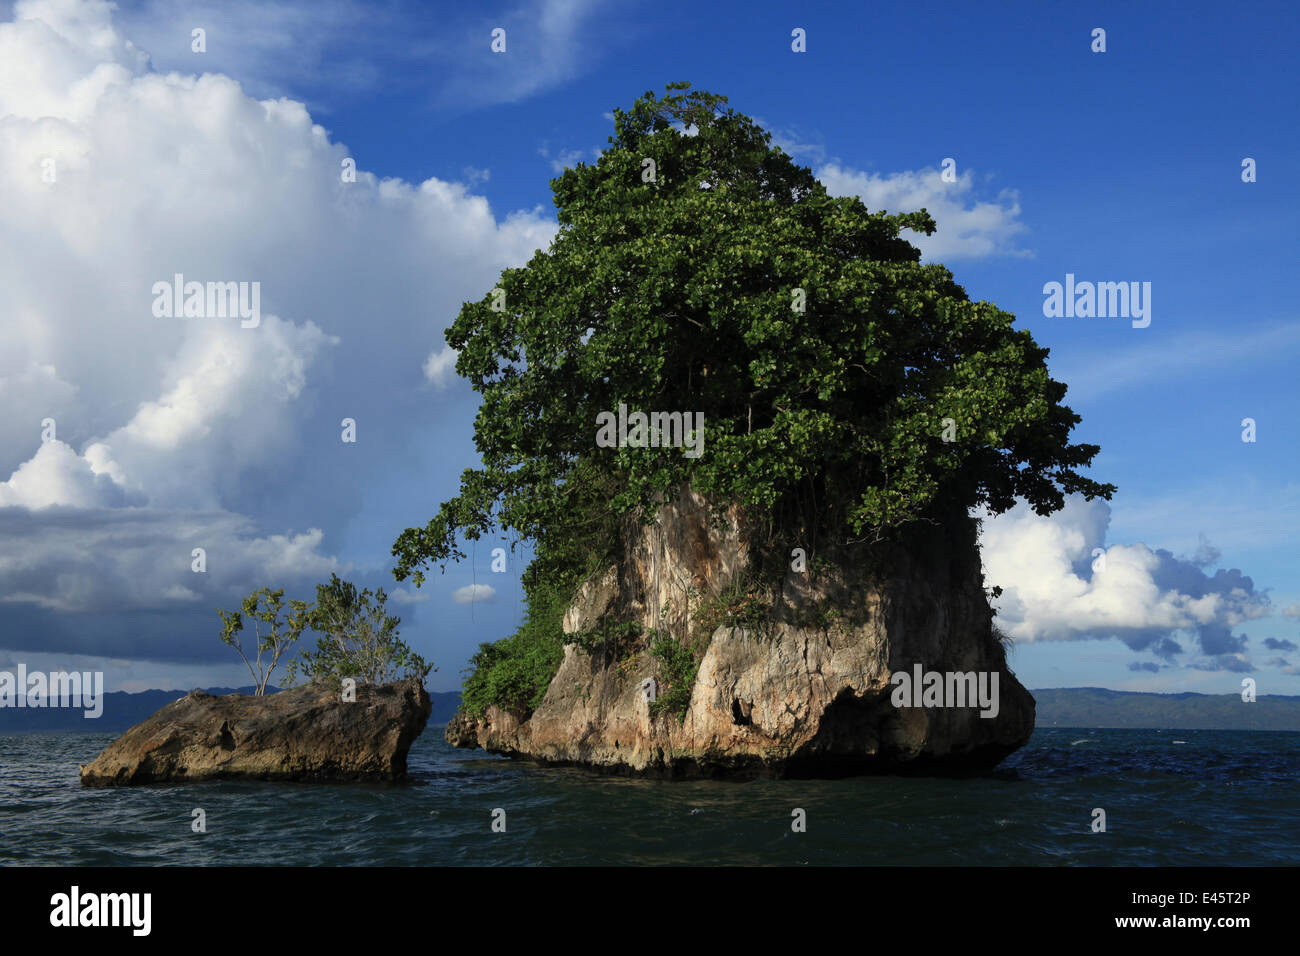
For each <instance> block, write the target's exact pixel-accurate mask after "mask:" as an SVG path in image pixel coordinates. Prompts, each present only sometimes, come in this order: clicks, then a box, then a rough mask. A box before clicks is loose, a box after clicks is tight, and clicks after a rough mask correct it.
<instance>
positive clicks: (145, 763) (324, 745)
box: [81, 681, 431, 786]
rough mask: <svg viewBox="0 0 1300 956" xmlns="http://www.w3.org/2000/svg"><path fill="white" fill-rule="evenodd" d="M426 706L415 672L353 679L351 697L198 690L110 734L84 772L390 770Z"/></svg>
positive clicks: (360, 776)
mask: <svg viewBox="0 0 1300 956" xmlns="http://www.w3.org/2000/svg"><path fill="white" fill-rule="evenodd" d="M430 710H431V703H430V700H429V694H428V692H427V691H425V689H424V685H423V684H422V683H421V682H419V681H402V682H399V683H394V684H384V685H380V686H373V685H368V684H359V685H358V686H357V689H356V700H355V701H352V702H346V701H343V700H341V699H340V695H339V694H337V693H335V692H332V691H329V690H327V689H325V688H323V687H321V686H319V685H307V686H305V687H298V688H294V689H292V690H283V691H280V692H279V693H276V694H268V695H267V696H265V697H253V696H249V695H246V694H228V695H226V696H224V697H214V696H213V695H212V694H205V693H203V692H202V691H198V690H195V691H191V692H190V693H189V694H188V695H186V696H185V697H182V698H181V699H180V700H177V701H175V702H173V703H171V704H168V705H167V706H166V707H164V708H163V709H162V710H160V711H158V712H157V713H156V714H154V715H153V716H152V717H150V718H149V719H148V720H145V721H143V722H142V723H139V724H136V725H135V726H134V727H132V728H131V729H130V730H128V731H127V732H126V733H125V734H123V735H122V736H121V737H119V738H118V739H117V740H115V741H114V742H113V743H112V744H110V745H109V747H108V748H107V749H106V750H105V751H104V752H103V753H102V754H100V755H99V756H98V757H97V758H95V760H94V762H92V763H90V764H89V765H87V766H83V767H82V768H81V782H82V783H83V784H85V785H87V786H118V785H129V784H143V783H184V782H186V781H193V780H213V779H235V778H252V779H261V780H319V781H328V780H365V779H375V780H396V779H399V778H401V777H403V776H404V775H405V774H406V753H407V751H408V750H409V749H410V746H411V743H412V742H413V741H414V740H415V738H416V737H418V736H419V735H420V732H421V731H423V730H424V725H425V723H426V722H427V721H428V719H429V712H430Z"/></svg>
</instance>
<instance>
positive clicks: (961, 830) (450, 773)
mask: <svg viewBox="0 0 1300 956" xmlns="http://www.w3.org/2000/svg"><path fill="white" fill-rule="evenodd" d="M114 736H115V735H112V734H82V733H77V734H71V733H68V734H59V733H49V734H27V735H18V736H0V865H10V866H13V865H84V866H153V865H183V866H202V865H209V866H221V865H271V866H287V865H291V866H348V865H396V866H422V865H506V864H567V865H587V864H604V865H665V864H668V865H683V864H686V865H693V864H733V865H735V864H739V865H755V864H759V865H827V864H829V865H856V864H864V865H915V864H925V865H941V866H942V865H956V866H960V865H982V866H989V865H1048V866H1052V865H1066V864H1073V865H1086V866H1108V865H1128V866H1132V865H1138V866H1140V865H1166V866H1185V865H1186V866H1190V865H1201V866H1230V865H1254V866H1261V865H1295V864H1300V780H1298V778H1300V733H1283V732H1279V733H1261V732H1253V731H1252V732H1243V731H1188V730H1182V731H1169V730H1165V731H1157V730H1080V729H1070V728H1057V727H1051V728H1041V729H1039V730H1037V731H1035V733H1034V736H1033V739H1032V740H1031V742H1030V744H1029V745H1028V746H1027V747H1025V748H1024V749H1022V750H1020V751H1019V752H1017V753H1016V754H1014V755H1012V756H1011V757H1009V758H1008V759H1007V760H1006V761H1004V762H1003V764H1002V765H1001V766H1000V767H998V768H997V769H996V770H994V771H992V772H990V773H988V774H986V775H984V776H979V777H972V778H965V779H945V778H925V777H921V778H918V777H889V776H870V777H855V778H850V779H844V780H749V781H728V780H718V781H713V780H710V781H665V780H640V779H629V778H624V777H611V776H604V775H598V774H594V773H592V772H590V771H585V770H581V769H577V768H549V767H544V766H537V765H533V764H528V763H521V762H516V761H511V760H507V759H504V758H497V757H491V756H488V755H486V754H484V753H483V752H482V751H478V752H471V751H465V750H457V749H455V748H453V747H450V746H449V745H448V744H447V743H446V742H444V741H443V739H442V728H441V727H430V728H428V729H427V730H426V731H425V733H424V734H423V735H422V736H421V737H420V738H419V739H418V740H417V741H416V742H415V745H414V746H413V747H412V749H411V754H410V759H409V767H410V771H411V775H412V781H411V782H410V783H409V784H403V785H372V784H284V783H256V782H234V783H226V782H212V783H197V784H187V785H184V786H163V785H159V786H150V787H131V788H113V789H83V788H82V787H81V785H80V783H79V781H78V776H77V773H78V770H77V765H78V764H81V763H89V762H90V761H91V759H93V758H94V757H95V756H96V755H97V754H98V753H99V752H100V751H101V750H102V749H103V748H104V747H106V746H107V745H108V744H109V743H111V742H112V740H113V739H114ZM498 808H499V809H500V810H502V811H504V826H505V832H494V831H493V826H492V824H493V820H494V819H496V820H498V821H500V820H501V819H502V816H503V815H502V814H501V813H495V814H494V810H497V809H498ZM1095 808H1100V809H1102V810H1104V811H1105V814H1106V816H1105V822H1106V830H1105V832H1094V831H1093V820H1094V813H1093V811H1094V809H1095ZM796 809H802V810H803V811H804V813H805V815H806V830H805V832H795V831H794V830H793V829H792V823H793V822H794V820H795V811H796ZM195 810H202V811H204V817H205V822H206V827H207V832H205V833H195V832H194V830H193V826H192V824H193V821H194V820H195V814H194V811H195ZM499 826H500V824H498V828H499Z"/></svg>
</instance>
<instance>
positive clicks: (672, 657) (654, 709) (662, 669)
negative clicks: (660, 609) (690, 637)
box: [650, 633, 700, 722]
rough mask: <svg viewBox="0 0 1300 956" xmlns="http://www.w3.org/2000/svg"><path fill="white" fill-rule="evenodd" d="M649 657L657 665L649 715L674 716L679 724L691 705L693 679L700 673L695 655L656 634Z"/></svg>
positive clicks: (689, 650) (686, 647) (684, 646)
mask: <svg viewBox="0 0 1300 956" xmlns="http://www.w3.org/2000/svg"><path fill="white" fill-rule="evenodd" d="M650 654H651V656H652V657H654V658H655V659H656V660H657V661H658V662H659V681H658V689H657V691H656V694H655V699H654V701H653V702H652V703H651V704H650V713H651V714H652V715H657V714H676V715H677V720H678V722H681V721H684V720H685V719H686V708H687V707H689V706H690V703H691V689H692V688H693V687H694V686H695V675H696V674H697V673H698V672H699V669H700V662H699V661H698V660H696V657H695V652H694V651H693V650H692V649H691V648H690V647H689V646H687V645H685V644H681V643H678V642H677V641H675V640H673V639H672V638H671V637H669V636H668V635H666V634H659V633H656V634H655V636H654V639H653V641H652V642H651V644H650Z"/></svg>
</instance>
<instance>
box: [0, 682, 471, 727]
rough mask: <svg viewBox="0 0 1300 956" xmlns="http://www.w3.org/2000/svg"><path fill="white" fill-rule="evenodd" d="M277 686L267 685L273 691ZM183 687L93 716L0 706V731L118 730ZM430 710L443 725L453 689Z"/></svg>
mask: <svg viewBox="0 0 1300 956" xmlns="http://www.w3.org/2000/svg"><path fill="white" fill-rule="evenodd" d="M277 690H279V688H278V687H268V688H267V691H268V692H271V693H274V692H275V691H277ZM252 692H253V688H252V687H251V686H250V687H212V688H209V689H208V693H209V694H251V693H252ZM187 693H189V692H188V691H183V690H145V691H140V692H139V693H136V694H129V693H127V692H126V691H121V690H119V691H113V692H112V693H108V694H105V695H104V712H103V713H102V714H101V715H100V716H99V717H96V718H94V719H89V718H87V717H84V716H83V715H82V714H83V712H82V710H81V709H80V708H74V707H0V734H17V733H29V732H32V731H45V730H52V731H60V732H67V731H82V732H84V733H88V734H109V733H114V734H117V733H121V732H122V731H124V730H127V729H129V728H131V727H134V726H135V725H136V724H138V723H140V721H142V720H144V719H145V718H146V717H149V716H151V715H153V714H155V713H157V712H158V711H159V710H161V709H162V708H164V707H166V706H167V705H168V704H170V703H171V702H172V701H174V700H176V699H177V698H178V697H184V696H185V695H186V694H187ZM429 697H430V699H431V700H432V702H433V713H432V714H431V715H430V716H429V723H430V724H445V723H446V722H447V721H449V720H450V719H451V715H452V714H454V713H456V708H457V707H459V706H460V694H458V693H456V692H454V691H453V692H451V693H444V694H430V695H429Z"/></svg>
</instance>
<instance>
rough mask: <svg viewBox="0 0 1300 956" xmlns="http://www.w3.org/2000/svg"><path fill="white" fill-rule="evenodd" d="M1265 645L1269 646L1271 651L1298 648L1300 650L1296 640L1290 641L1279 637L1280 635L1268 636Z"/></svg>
mask: <svg viewBox="0 0 1300 956" xmlns="http://www.w3.org/2000/svg"><path fill="white" fill-rule="evenodd" d="M1264 646H1265V647H1267V648H1268V649H1269V650H1270V651H1296V650H1300V647H1297V646H1296V643H1295V641H1288V640H1284V639H1282V638H1279V637H1266V638H1264Z"/></svg>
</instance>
